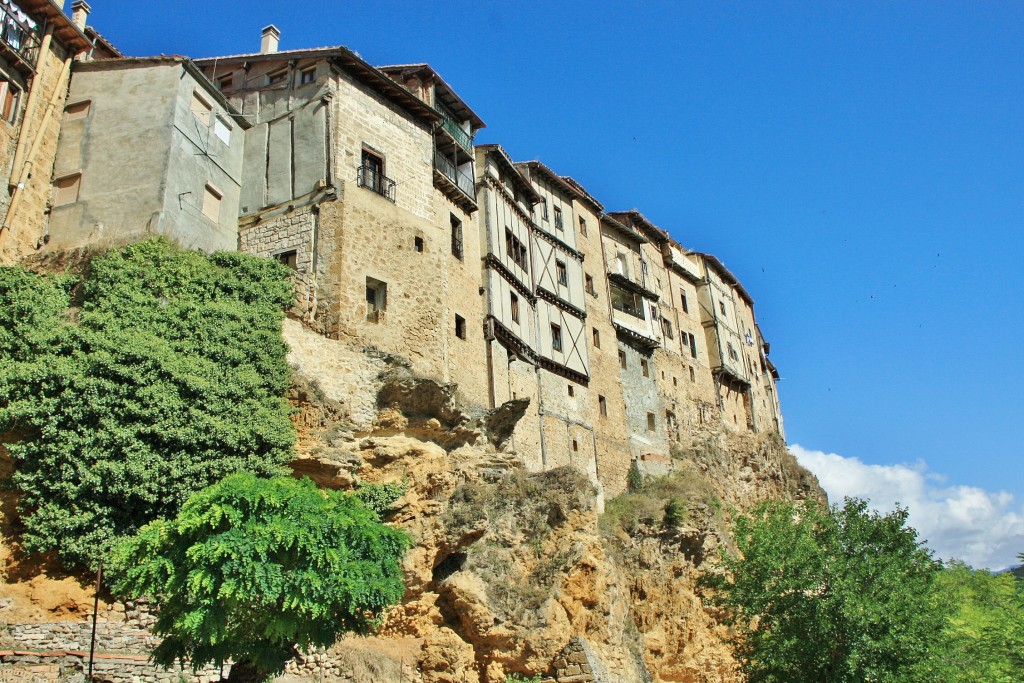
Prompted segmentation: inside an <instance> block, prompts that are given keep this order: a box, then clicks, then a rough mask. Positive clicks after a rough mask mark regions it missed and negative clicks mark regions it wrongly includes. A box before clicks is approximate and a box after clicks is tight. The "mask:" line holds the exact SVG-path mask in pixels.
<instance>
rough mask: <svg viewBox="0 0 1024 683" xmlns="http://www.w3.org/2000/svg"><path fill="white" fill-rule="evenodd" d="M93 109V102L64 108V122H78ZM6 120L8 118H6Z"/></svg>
mask: <svg viewBox="0 0 1024 683" xmlns="http://www.w3.org/2000/svg"><path fill="white" fill-rule="evenodd" d="M91 107H92V102H91V101H89V100H86V101H85V102H75V103H74V104H69V105H68V106H66V107H64V120H65V121H77V120H79V119H84V118H85V117H86V116H88V115H89V109H90V108H91ZM4 118H7V117H6V116H5V117H4Z"/></svg>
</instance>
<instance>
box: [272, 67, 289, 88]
mask: <svg viewBox="0 0 1024 683" xmlns="http://www.w3.org/2000/svg"><path fill="white" fill-rule="evenodd" d="M286 80H288V69H280V70H278V71H272V72H270V73H269V74H267V85H281V84H282V83H284V82H285V81H286Z"/></svg>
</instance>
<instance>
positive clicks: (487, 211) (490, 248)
mask: <svg viewBox="0 0 1024 683" xmlns="http://www.w3.org/2000/svg"><path fill="white" fill-rule="evenodd" d="M486 172H487V163H486V162H485V163H484V173H486ZM479 189H480V190H481V191H482V192H483V195H484V206H483V210H484V234H486V235H487V253H488V254H493V253H494V244H493V240H492V239H491V202H490V195H491V193H492V190H490V189H488V188H487V182H486V181H484V180H481V181H480V183H479ZM463 247H465V243H463ZM484 258H486V257H484ZM481 260H482V261H483V259H481ZM485 263H486V261H483V263H481V268H480V271H481V272H482V273H483V276H484V297H485V299H486V300H487V317H488V318H490V317H491V306H492V305H493V299H492V298H491V278H490V277H489V276H488V268H487V266H486V265H484V264H485ZM484 343H486V344H487V399H488V401H489V402H490V406H491V408H492V409H493V408H495V407H496V404H497V400H496V398H495V395H494V358H493V346H494V339H487V338H486V335H485V339H484Z"/></svg>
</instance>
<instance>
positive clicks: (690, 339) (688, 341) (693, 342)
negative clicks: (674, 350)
mask: <svg viewBox="0 0 1024 683" xmlns="http://www.w3.org/2000/svg"><path fill="white" fill-rule="evenodd" d="M679 339H680V340H681V341H682V343H683V348H684V349H685V348H686V347H687V346H689V347H690V355H691V356H693V357H694V358H696V357H697V338H696V337H694V336H693V335H692V334H687V333H686V332H684V331H683V330H679Z"/></svg>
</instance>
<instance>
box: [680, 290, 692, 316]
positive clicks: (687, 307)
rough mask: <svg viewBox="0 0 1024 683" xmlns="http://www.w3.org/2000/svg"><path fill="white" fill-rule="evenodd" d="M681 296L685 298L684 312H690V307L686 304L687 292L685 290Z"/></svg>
mask: <svg viewBox="0 0 1024 683" xmlns="http://www.w3.org/2000/svg"><path fill="white" fill-rule="evenodd" d="M679 296H680V298H681V299H682V300H683V313H689V312H690V308H689V306H687V305H686V292H683V293H682V294H680V295H679Z"/></svg>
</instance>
